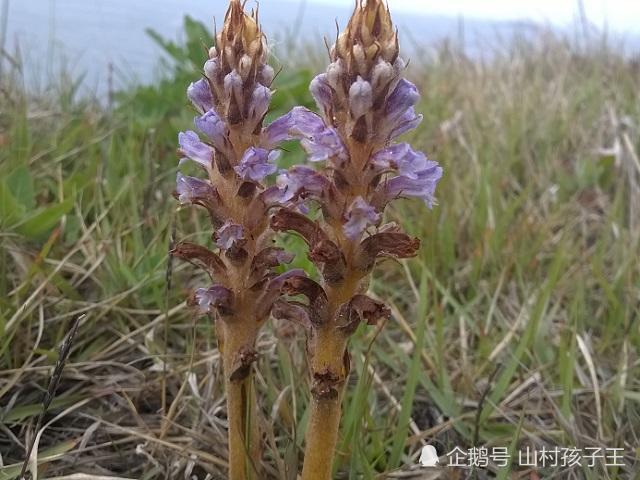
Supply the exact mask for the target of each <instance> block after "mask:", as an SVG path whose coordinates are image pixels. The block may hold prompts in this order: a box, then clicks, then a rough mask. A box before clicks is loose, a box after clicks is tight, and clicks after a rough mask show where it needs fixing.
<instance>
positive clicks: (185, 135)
mask: <svg viewBox="0 0 640 480" xmlns="http://www.w3.org/2000/svg"><path fill="white" fill-rule="evenodd" d="M178 143H179V144H180V151H181V152H182V154H183V155H184V156H185V157H187V158H189V159H191V160H193V161H194V162H196V163H198V164H200V165H202V166H203V167H205V168H207V169H208V168H211V162H212V161H213V148H211V147H210V146H209V145H207V144H206V143H202V142H201V141H200V137H198V134H197V133H196V132H192V131H187V132H180V134H179V135H178ZM185 160H186V158H183V159H182V160H180V163H181V164H182V163H183V162H184V161H185Z"/></svg>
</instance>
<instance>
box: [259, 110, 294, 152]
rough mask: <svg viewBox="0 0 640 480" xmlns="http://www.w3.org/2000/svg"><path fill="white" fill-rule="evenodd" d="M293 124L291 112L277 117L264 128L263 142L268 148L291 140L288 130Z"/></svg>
mask: <svg viewBox="0 0 640 480" xmlns="http://www.w3.org/2000/svg"><path fill="white" fill-rule="evenodd" d="M292 125H293V119H292V116H291V112H289V113H287V114H285V115H282V116H281V117H278V118H277V119H276V120H274V121H273V122H271V124H269V125H268V126H267V127H266V128H265V129H264V130H263V132H264V143H265V145H266V146H267V147H268V148H274V147H276V146H277V145H278V144H280V143H281V142H284V141H286V140H291V134H290V133H289V130H291V127H292Z"/></svg>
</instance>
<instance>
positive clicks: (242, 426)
mask: <svg viewBox="0 0 640 480" xmlns="http://www.w3.org/2000/svg"><path fill="white" fill-rule="evenodd" d="M233 327H234V328H226V325H225V324H222V338H221V340H222V344H221V348H222V354H223V367H224V377H225V389H226V396H227V421H228V423H229V430H228V440H229V477H228V478H229V480H253V479H257V478H259V475H258V469H259V467H260V431H259V425H258V415H257V404H256V396H255V389H254V385H253V372H252V370H251V367H250V365H249V369H248V371H247V372H246V373H244V374H241V375H240V376H239V378H238V376H237V370H236V369H237V368H238V364H239V359H240V358H241V357H242V355H243V352H246V351H252V350H253V347H254V343H255V334H252V335H247V331H248V330H250V329H246V328H241V327H242V326H241V325H233ZM239 327H240V328H239Z"/></svg>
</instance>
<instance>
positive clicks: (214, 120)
mask: <svg viewBox="0 0 640 480" xmlns="http://www.w3.org/2000/svg"><path fill="white" fill-rule="evenodd" d="M193 122H194V124H195V126H196V128H197V129H198V130H200V131H201V132H202V133H204V134H205V135H206V136H207V137H208V138H209V140H211V143H212V144H213V146H214V147H216V148H217V149H218V150H219V151H221V152H224V151H225V149H226V144H227V138H228V135H229V130H228V129H227V125H226V124H225V123H224V121H223V120H222V119H221V118H220V116H219V115H218V114H217V113H216V111H215V110H214V109H211V110H209V111H208V112H206V113H205V114H204V115H202V116H201V117H196V118H195V119H194V120H193Z"/></svg>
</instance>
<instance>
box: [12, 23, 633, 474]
mask: <svg viewBox="0 0 640 480" xmlns="http://www.w3.org/2000/svg"><path fill="white" fill-rule="evenodd" d="M186 28H187V31H188V35H187V38H188V42H187V44H186V46H181V45H175V44H170V43H165V45H164V46H165V48H166V50H167V51H168V52H169V53H170V54H173V55H174V56H175V58H176V59H177V60H178V62H177V64H176V65H174V66H173V67H171V69H169V70H168V73H167V77H166V78H165V79H163V80H159V81H158V83H157V84H156V85H154V86H150V87H145V88H137V89H133V90H131V91H128V92H123V93H120V94H119V95H118V97H117V101H116V106H115V108H114V109H106V108H104V107H102V106H100V105H99V104H97V103H95V102H93V101H90V100H83V99H81V98H78V94H77V91H76V88H77V86H76V85H74V83H73V82H69V81H60V82H59V83H58V84H57V85H52V87H51V88H50V89H49V90H47V91H44V92H40V93H33V92H32V93H27V92H25V91H24V89H23V88H22V87H21V84H22V82H23V79H22V77H21V75H20V72H19V70H17V69H16V68H13V69H11V70H7V69H5V70H4V74H3V75H4V78H2V79H1V82H0V146H1V149H0V229H1V231H0V239H1V243H0V332H1V333H0V431H2V434H1V435H0V462H1V463H0V479H3V480H5V479H14V478H17V476H18V474H19V470H20V467H21V464H22V461H23V459H24V455H25V450H26V446H27V443H28V442H29V440H30V439H31V438H32V437H33V436H34V435H35V434H36V433H39V434H40V435H39V441H38V443H37V445H36V450H37V452H38V459H39V463H40V466H39V472H38V478H53V477H60V478H72V477H69V475H71V474H73V473H77V472H84V473H90V474H93V475H110V476H119V477H126V478H136V479H156V478H191V477H189V475H195V476H196V477H197V478H202V479H204V478H205V477H206V475H207V474H210V477H209V478H214V479H216V478H224V475H225V474H224V472H225V458H226V446H225V439H226V435H225V413H224V410H223V406H224V401H223V400H224V399H223V391H222V377H221V370H220V362H219V354H218V351H217V349H216V342H215V334H214V332H213V330H212V326H211V325H210V324H209V322H208V321H206V320H205V319H201V318H196V317H194V315H193V314H192V312H190V311H189V310H188V309H187V308H186V306H185V304H184V302H183V300H184V298H185V297H186V295H187V293H188V292H189V291H190V290H192V289H193V288H195V287H196V286H198V285H200V282H202V281H203V278H202V277H200V276H197V274H196V272H194V271H193V269H192V268H190V267H188V266H185V265H182V264H177V263H176V264H174V265H173V266H172V269H171V270H170V271H169V272H170V279H171V285H172V287H171V288H170V289H169V290H168V291H167V289H166V285H167V250H168V245H169V242H170V238H171V235H172V231H173V229H175V231H176V235H177V237H178V238H185V237H186V236H188V235H191V236H197V237H199V238H200V239H201V240H204V239H206V237H207V236H208V235H209V234H210V232H207V231H206V222H205V221H204V220H205V219H204V218H203V217H201V216H200V215H199V213H198V212H197V211H193V210H184V211H180V212H176V202H175V201H174V200H173V199H172V198H171V196H170V193H171V191H172V188H173V179H174V175H175V170H176V164H177V161H176V160H177V159H176V155H175V148H176V134H177V132H178V131H179V130H182V129H185V128H188V126H189V124H190V121H191V117H192V112H191V111H190V110H189V108H188V106H187V104H186V101H185V99H184V93H183V92H184V88H185V87H186V85H187V83H188V81H190V80H191V79H192V78H196V77H197V66H198V65H200V63H201V60H202V57H203V56H204V52H203V51H202V49H201V48H199V42H201V41H203V40H204V41H206V37H205V35H206V33H205V32H204V31H203V30H202V29H201V27H200V26H199V25H198V24H196V23H193V22H191V23H189V22H187V25H186ZM203 37H204V38H203ZM158 40H161V39H158ZM489 46H490V47H492V48H493V49H494V50H493V53H492V55H490V56H488V57H487V58H485V59H478V58H475V59H474V58H469V57H467V56H465V54H464V52H462V51H460V49H458V48H457V47H456V46H455V44H445V45H442V46H440V47H438V48H437V49H435V50H434V51H432V52H431V53H428V52H425V53H424V55H421V56H418V58H413V59H412V65H411V69H410V71H409V75H410V77H411V78H412V79H413V80H414V81H416V82H417V83H418V84H419V85H421V87H422V92H423V99H422V104H421V105H420V108H419V110H420V111H421V112H422V113H424V114H425V121H424V122H423V124H422V126H421V127H420V128H419V130H418V131H417V132H416V133H415V134H413V135H412V138H411V140H412V141H413V142H415V143H416V145H417V146H419V147H421V148H422V149H423V150H424V151H426V152H428V153H429V154H430V155H431V156H432V157H433V158H436V159H438V160H439V161H440V163H441V164H442V165H443V166H444V168H445V178H444V180H443V181H442V183H441V185H440V186H439V192H438V198H439V205H438V206H437V207H436V208H435V209H434V210H433V211H432V212H427V211H426V210H425V209H424V207H423V206H421V205H419V204H418V203H417V202H410V201H407V202H404V203H402V204H400V205H399V206H396V207H395V209H394V210H393V211H392V212H391V213H390V214H389V217H390V218H391V219H395V220H397V221H399V222H401V223H402V224H403V225H405V226H406V227H407V229H408V230H409V232H410V233H412V234H414V235H417V236H420V237H421V238H423V239H424V242H423V245H424V247H423V249H422V252H421V255H420V256H419V257H418V258H417V259H415V260H411V261H408V262H403V263H401V264H399V263H391V262H390V263H385V264H383V265H382V266H381V268H380V269H379V270H378V275H377V277H376V278H375V280H374V282H373V283H372V292H373V293H374V294H375V295H377V296H378V297H380V298H383V299H385V300H387V301H388V303H389V305H390V306H391V308H392V311H393V318H392V319H391V320H390V321H388V322H387V323H386V325H384V326H383V328H368V329H365V328H363V329H361V330H360V331H358V333H357V334H356V337H355V338H354V340H353V341H352V353H353V363H354V367H355V368H353V373H352V375H351V377H350V381H351V383H352V385H351V388H349V390H348V396H347V398H346V400H345V405H344V412H345V414H344V418H343V422H342V434H341V435H342V437H341V442H340V450H339V460H340V466H339V469H338V473H337V474H336V475H337V477H339V478H350V479H355V478H395V477H398V478H400V477H402V475H405V477H402V478H406V475H409V474H411V473H412V472H413V473H415V475H416V477H415V478H425V477H424V475H425V473H424V472H425V471H424V470H422V471H420V472H421V473H420V472H418V471H417V470H416V468H415V465H416V463H417V458H418V456H419V452H420V448H421V447H422V445H423V444H425V443H430V444H432V445H434V446H435V447H436V448H437V450H438V453H439V454H440V455H444V454H445V453H447V452H449V451H450V450H452V449H453V448H454V447H455V446H459V447H461V448H464V449H466V448H470V447H474V446H475V447H482V446H487V447H492V446H501V447H510V448H511V450H510V451H511V453H512V454H513V458H512V459H511V461H510V465H511V466H510V467H508V468H496V467H495V465H490V466H489V467H487V468H482V469H475V470H474V469H467V470H457V471H455V472H454V471H453V469H443V470H439V471H437V473H436V474H434V475H437V474H439V475H440V478H488V477H493V476H498V477H499V478H522V477H526V478H538V477H541V478H563V479H564V478H567V479H570V478H585V479H600V478H612V479H615V478H633V475H634V472H637V471H638V470H640V468H639V467H638V460H637V456H638V451H637V448H638V440H637V439H638V436H639V435H640V394H638V392H639V391H640V382H639V380H638V372H639V370H640V362H639V360H638V354H639V349H640V331H639V326H638V319H639V318H640V266H639V265H640V264H639V262H638V252H640V245H639V239H640V216H639V214H640V161H639V159H638V155H639V152H640V97H639V96H638V92H640V67H639V64H638V61H637V60H633V59H630V58H624V57H622V56H621V55H620V54H618V53H616V51H615V49H614V48H612V47H610V46H608V45H606V44H605V43H604V42H600V41H599V40H597V41H592V42H589V43H587V44H584V43H580V44H576V43H575V42H569V41H567V40H565V39H563V38H559V37H558V36H555V35H554V34H552V33H549V32H541V33H540V34H539V35H536V36H532V37H530V38H528V39H522V40H517V41H515V42H514V43H513V44H511V45H509V46H507V47H504V46H500V48H498V44H497V43H496V44H495V45H493V46H492V45H489ZM321 68H322V65H308V66H307V67H299V66H298V67H296V68H295V69H294V70H287V67H286V66H284V70H283V72H282V73H281V74H280V76H279V77H278V79H277V86H278V88H279V93H278V94H277V95H276V99H275V103H274V115H275V114H277V113H281V112H283V111H286V110H287V109H288V108H289V107H290V106H291V105H293V104H294V103H306V104H310V99H309V97H308V93H307V91H306V85H307V84H308V81H309V79H310V78H311V75H312V72H314V71H318V70H320V69H321ZM285 157H286V158H285V161H287V162H289V163H291V162H294V161H298V160H299V158H300V157H299V152H298V151H297V150H296V149H295V148H294V147H292V149H291V152H290V154H289V155H285ZM194 226H195V228H194ZM193 231H197V232H198V233H196V234H191V233H187V232H193ZM283 241H285V242H290V243H291V245H290V246H291V248H294V249H297V250H298V251H299V252H300V255H298V258H297V260H296V262H298V263H299V264H304V262H305V259H304V255H303V254H302V253H301V252H302V249H301V247H300V246H299V245H298V244H297V243H295V242H293V241H292V240H288V239H283ZM81 314H86V317H85V318H84V319H83V320H82V321H81V323H80V327H79V330H78V332H77V336H76V339H75V342H74V346H73V348H72V351H71V353H70V357H69V359H68V361H67V366H66V369H65V371H64V373H63V376H62V380H61V383H60V386H59V388H58V393H57V395H56V398H55V399H54V401H53V403H52V405H51V407H50V409H49V413H48V414H47V415H46V416H45V418H44V422H43V425H44V426H43V427H42V429H41V431H40V432H34V431H33V429H34V426H35V422H36V420H37V417H38V414H39V413H40V401H41V398H42V394H43V392H44V390H45V389H46V387H47V384H48V381H49V377H50V375H51V373H52V370H53V365H54V363H55V361H56V358H57V353H56V352H57V346H58V345H59V344H60V342H61V341H62V340H63V338H64V336H65V335H66V333H67V332H68V330H69V329H70V328H71V325H72V324H73V322H74V320H75V319H76V318H77V317H78V316H80V315H81ZM374 340H375V342H374ZM302 342H303V339H302V337H301V333H300V332H296V331H295V330H293V329H292V327H291V326H290V325H286V324H273V325H271V326H270V327H269V329H268V331H265V332H264V335H263V336H262V337H261V341H260V344H259V349H260V352H261V357H260V360H259V369H258V372H259V374H258V377H257V384H258V389H259V394H260V398H262V399H263V400H262V404H261V411H262V413H263V418H262V419H260V421H261V423H262V424H263V427H264V430H265V438H266V440H265V459H264V462H265V471H266V472H268V475H269V478H277V479H295V478H296V472H297V471H298V470H299V468H300V467H301V457H302V453H303V452H302V448H303V444H302V441H303V438H304V435H303V432H304V427H305V422H306V418H307V410H306V408H307V404H308V399H309V394H308V392H307V389H306V384H305V383H306V382H305V379H306V377H305V375H306V369H305V364H304V353H303V352H304V349H303V345H302ZM163 387H165V388H163ZM163 407H164V408H163ZM526 446H531V447H536V448H538V449H540V448H541V447H542V446H546V447H547V448H552V447H553V446H560V447H571V446H577V447H580V448H584V447H598V446H600V447H609V448H613V447H619V448H623V449H624V451H625V457H624V463H625V466H624V467H609V468H605V467H604V465H603V462H602V461H598V462H597V464H596V465H595V466H594V467H592V468H588V467H585V466H583V467H575V468H572V469H567V468H537V469H527V468H526V467H520V466H518V456H517V453H516V452H517V450H518V449H519V450H524V449H525V448H526ZM533 470H535V472H536V473H535V474H534V473H532V471H533ZM419 475H423V476H420V477H418V476H419ZM536 475H537V476H536ZM433 478H437V477H435V476H434V477H433Z"/></svg>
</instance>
